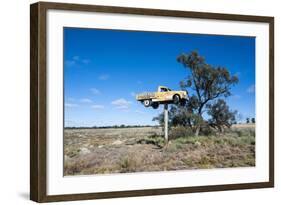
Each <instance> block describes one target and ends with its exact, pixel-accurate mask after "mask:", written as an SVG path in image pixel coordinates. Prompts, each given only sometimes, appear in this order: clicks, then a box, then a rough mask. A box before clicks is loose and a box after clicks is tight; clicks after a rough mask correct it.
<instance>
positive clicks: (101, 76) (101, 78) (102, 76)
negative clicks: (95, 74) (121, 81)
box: [99, 74, 109, 80]
mask: <svg viewBox="0 0 281 205" xmlns="http://www.w3.org/2000/svg"><path fill="white" fill-rule="evenodd" d="M108 79H109V75H107V74H102V75H100V76H99V80H108Z"/></svg>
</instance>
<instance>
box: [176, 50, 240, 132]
mask: <svg viewBox="0 0 281 205" xmlns="http://www.w3.org/2000/svg"><path fill="white" fill-rule="evenodd" d="M177 61H178V62H179V63H181V64H182V65H183V66H184V68H186V69H187V71H188V74H189V75H188V76H187V78H186V79H185V80H183V81H181V82H180V86H181V88H182V89H183V90H187V91H189V90H193V91H194V92H193V93H194V94H193V95H192V96H191V99H192V105H190V104H189V103H188V104H187V107H186V109H187V110H188V111H189V112H190V113H192V116H193V118H195V119H196V120H195V121H196V123H193V124H192V126H195V127H196V128H195V135H196V136H197V135H198V134H199V132H200V128H201V126H202V123H203V122H204V119H203V117H202V114H203V112H204V111H205V108H206V105H207V104H208V103H209V102H211V101H212V100H215V99H217V98H220V97H225V98H226V97H228V96H230V95H231V92H230V90H231V87H232V86H233V85H235V84H236V83H238V77H237V76H235V75H233V76H232V75H231V74H230V72H229V71H228V69H227V68H225V67H220V66H218V67H215V66H212V65H210V64H207V63H206V61H205V59H204V58H203V57H202V56H200V55H199V54H198V53H197V52H196V51H192V52H191V53H189V54H185V53H183V54H181V55H180V56H178V58H177Z"/></svg>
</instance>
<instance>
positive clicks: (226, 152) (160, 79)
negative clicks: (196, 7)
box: [63, 27, 255, 176]
mask: <svg viewBox="0 0 281 205" xmlns="http://www.w3.org/2000/svg"><path fill="white" fill-rule="evenodd" d="M63 29H64V30H63V41H64V45H63V57H64V61H63V62H64V67H63V73H64V74H63V78H64V133H63V134H64V138H63V141H64V143H63V144H64V165H63V166H64V169H63V170H64V176H73V175H96V174H117V173H135V172H156V171H178V170H181V171H183V170H194V169H219V168H241V167H254V166H255V37H251V36H230V35H206V34H194V33H190V34H189V33H171V32H170V33H168V32H152V31H132V30H112V29H95V28H75V27H64V28H63Z"/></svg>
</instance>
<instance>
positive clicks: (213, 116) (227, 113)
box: [206, 99, 237, 132]
mask: <svg viewBox="0 0 281 205" xmlns="http://www.w3.org/2000/svg"><path fill="white" fill-rule="evenodd" d="M206 107H207V109H208V111H207V113H208V115H209V116H210V119H209V120H208V122H209V125H210V126H211V127H213V128H216V129H218V130H219V131H220V132H223V131H224V128H225V127H227V128H230V126H231V125H232V124H234V123H235V121H236V120H235V116H236V114H237V111H231V110H230V109H229V106H228V105H227V104H226V102H225V101H224V100H222V99H219V100H216V101H215V102H214V103H209V104H207V106H206Z"/></svg>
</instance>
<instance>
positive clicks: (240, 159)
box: [64, 125, 255, 175]
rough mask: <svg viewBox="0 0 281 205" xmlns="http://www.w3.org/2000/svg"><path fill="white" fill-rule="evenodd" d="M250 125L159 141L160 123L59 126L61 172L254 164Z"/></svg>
mask: <svg viewBox="0 0 281 205" xmlns="http://www.w3.org/2000/svg"><path fill="white" fill-rule="evenodd" d="M254 128H255V127H254V125H240V126H239V125H237V126H234V127H233V128H232V130H230V131H229V132H226V133H225V134H224V135H222V136H198V137H181V138H178V139H174V140H171V141H170V142H169V143H168V145H164V144H163V141H162V138H160V137H159V135H161V134H163V133H162V130H161V128H157V127H141V128H108V129H65V131H64V175H89V174H104V173H125V172H126V173H127V172H142V171H166V170H185V169H207V168H224V167H247V166H255V131H254V130H255V129H254Z"/></svg>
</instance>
